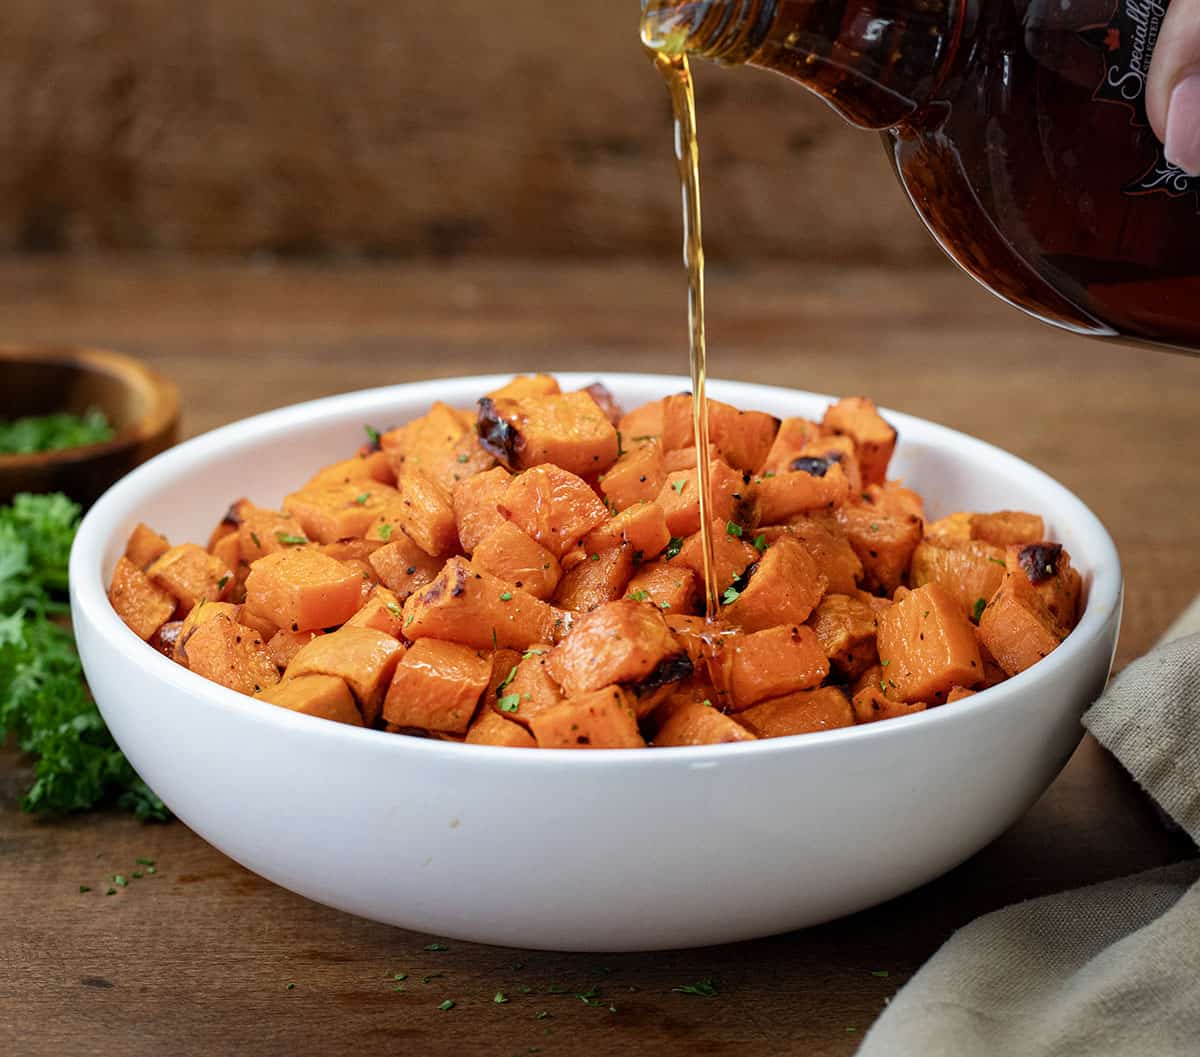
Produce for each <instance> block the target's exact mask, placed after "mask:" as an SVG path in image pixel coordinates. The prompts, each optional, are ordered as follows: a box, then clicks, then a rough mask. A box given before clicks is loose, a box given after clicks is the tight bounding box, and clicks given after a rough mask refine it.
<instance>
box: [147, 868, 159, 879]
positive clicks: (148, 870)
mask: <svg viewBox="0 0 1200 1057" xmlns="http://www.w3.org/2000/svg"><path fill="white" fill-rule="evenodd" d="M152 873H158V871H157V870H156V869H155V868H154V867H153V866H147V867H146V876H147V877H149V876H150V875H151V874H152Z"/></svg>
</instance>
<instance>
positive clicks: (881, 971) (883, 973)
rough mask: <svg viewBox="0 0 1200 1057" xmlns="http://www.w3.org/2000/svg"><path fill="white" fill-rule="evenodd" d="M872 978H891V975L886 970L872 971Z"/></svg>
mask: <svg viewBox="0 0 1200 1057" xmlns="http://www.w3.org/2000/svg"><path fill="white" fill-rule="evenodd" d="M871 975H872V976H890V975H891V974H890V973H889V972H888V971H887V970H886V969H872V970H871Z"/></svg>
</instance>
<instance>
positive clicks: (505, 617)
mask: <svg viewBox="0 0 1200 1057" xmlns="http://www.w3.org/2000/svg"><path fill="white" fill-rule="evenodd" d="M565 630H566V614H564V613H563V612H562V610H559V609H555V608H554V607H553V606H551V605H547V604H546V603H545V602H543V601H541V600H540V599H537V598H534V597H533V595H531V594H530V593H529V592H528V591H524V590H522V589H521V588H519V587H513V586H512V585H511V584H507V583H505V582H504V581H503V580H501V579H500V578H499V577H496V576H492V574H491V573H485V572H483V571H482V570H479V569H476V568H474V567H473V566H472V565H471V564H470V563H469V562H467V561H466V559H464V558H451V559H450V560H449V561H447V562H446V564H445V565H444V566H443V568H442V571H441V572H440V573H439V574H438V576H437V578H436V579H435V580H434V581H433V582H432V583H430V584H427V585H426V586H425V587H422V588H420V589H419V590H418V591H416V592H415V593H414V594H413V595H412V596H411V597H410V598H409V599H408V601H407V602H405V603H404V635H405V637H406V638H408V639H422V638H433V639H444V640H446V641H447V642H457V643H460V644H461V645H464V646H470V647H472V648H473V649H479V650H489V649H498V648H504V649H513V650H525V649H528V648H529V647H530V646H532V645H533V644H534V643H537V642H549V641H553V640H555V639H557V638H558V637H560V636H561V634H563V633H564V632H565Z"/></svg>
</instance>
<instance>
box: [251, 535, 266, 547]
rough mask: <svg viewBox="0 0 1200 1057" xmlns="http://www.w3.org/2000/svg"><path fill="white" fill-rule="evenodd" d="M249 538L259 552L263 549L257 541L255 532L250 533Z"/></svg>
mask: <svg viewBox="0 0 1200 1057" xmlns="http://www.w3.org/2000/svg"><path fill="white" fill-rule="evenodd" d="M250 538H251V539H252V540H254V546H256V547H257V548H258V549H259V550H262V549H263V545H262V542H261V541H260V540H259V538H258V533H257V532H251V533H250Z"/></svg>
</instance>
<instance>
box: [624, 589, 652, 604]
mask: <svg viewBox="0 0 1200 1057" xmlns="http://www.w3.org/2000/svg"><path fill="white" fill-rule="evenodd" d="M625 597H626V598H628V599H629V600H630V601H631V602H645V601H646V599H647V598H649V597H650V596H649V595H648V594H646V592H645V591H630V592H629V594H627V595H626V596H625Z"/></svg>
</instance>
